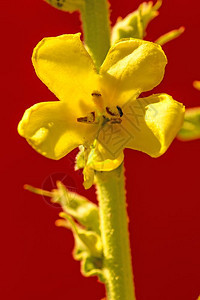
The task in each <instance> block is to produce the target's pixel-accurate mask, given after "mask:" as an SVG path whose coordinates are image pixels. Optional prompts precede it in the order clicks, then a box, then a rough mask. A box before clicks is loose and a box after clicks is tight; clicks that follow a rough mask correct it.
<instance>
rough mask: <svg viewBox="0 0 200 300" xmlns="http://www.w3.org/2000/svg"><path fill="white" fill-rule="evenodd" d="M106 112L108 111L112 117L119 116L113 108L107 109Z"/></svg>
mask: <svg viewBox="0 0 200 300" xmlns="http://www.w3.org/2000/svg"><path fill="white" fill-rule="evenodd" d="M106 111H107V113H108V114H109V115H111V116H117V115H118V114H117V112H116V111H114V110H113V109H112V108H110V107H106Z"/></svg>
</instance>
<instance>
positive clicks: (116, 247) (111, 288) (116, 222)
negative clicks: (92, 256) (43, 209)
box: [96, 164, 135, 300]
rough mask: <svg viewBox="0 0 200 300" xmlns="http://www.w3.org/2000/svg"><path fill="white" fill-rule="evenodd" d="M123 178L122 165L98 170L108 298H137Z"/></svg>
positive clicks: (97, 180) (127, 299)
mask: <svg viewBox="0 0 200 300" xmlns="http://www.w3.org/2000/svg"><path fill="white" fill-rule="evenodd" d="M124 181H125V180H124V168H123V164H122V165H121V166H119V167H118V168H117V169H115V170H113V171H109V172H96V187H97V196H98V200H99V209H100V229H101V235H102V243H103V252H104V263H103V273H104V277H105V284H106V289H107V299H108V300H135V296H134V284H133V273H132V264H131V253H130V244H129V233H128V218H127V212H126V199H125V184H124Z"/></svg>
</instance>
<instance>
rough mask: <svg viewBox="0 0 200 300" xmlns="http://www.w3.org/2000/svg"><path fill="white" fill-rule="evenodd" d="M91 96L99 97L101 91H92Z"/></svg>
mask: <svg viewBox="0 0 200 300" xmlns="http://www.w3.org/2000/svg"><path fill="white" fill-rule="evenodd" d="M91 95H92V97H101V93H99V92H98V91H94V92H92V94H91Z"/></svg>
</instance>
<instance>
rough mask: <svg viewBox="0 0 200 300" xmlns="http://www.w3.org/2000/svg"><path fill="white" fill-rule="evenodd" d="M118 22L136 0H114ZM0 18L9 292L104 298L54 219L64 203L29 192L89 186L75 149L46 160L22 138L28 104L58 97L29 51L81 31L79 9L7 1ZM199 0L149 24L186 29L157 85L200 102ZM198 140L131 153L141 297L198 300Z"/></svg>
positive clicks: (169, 8)
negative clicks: (30, 188)
mask: <svg viewBox="0 0 200 300" xmlns="http://www.w3.org/2000/svg"><path fill="white" fill-rule="evenodd" d="M110 2H111V8H112V13H111V19H112V22H115V20H116V18H117V16H119V15H121V16H125V15H126V14H127V13H129V12H131V11H133V10H134V9H136V7H137V6H138V4H139V3H141V2H140V1H138V0H134V1H132V0H123V1H117V0H112V1H110ZM0 14H1V16H0V23H1V47H0V51H1V62H0V67H1V83H2V86H1V122H2V124H1V147H0V150H1V158H2V161H1V183H2V187H1V221H2V225H1V229H2V234H1V251H2V254H1V267H0V270H1V276H2V278H1V292H0V297H1V299H5V300H7V299H15V300H17V299H20V300H25V299H28V300H33V299H34V300H35V299H39V300H40V299H49V300H50V299H84V300H86V299H87V300H95V299H97V300H100V299H101V298H103V297H104V287H103V285H101V284H99V283H98V282H97V280H96V278H84V277H82V276H81V275H80V272H79V262H76V261H74V260H73V258H72V255H71V252H72V249H73V238H72V235H71V233H70V232H68V231H67V230H65V229H62V228H57V227H55V225H54V222H55V220H56V219H57V215H58V212H59V209H58V208H56V207H53V206H51V205H49V204H48V203H47V202H46V201H44V199H43V198H42V197H41V196H37V195H34V194H31V193H29V192H27V191H24V190H23V184H24V183H29V184H32V185H34V186H37V187H41V186H42V185H43V183H44V181H45V178H48V176H49V175H51V174H60V173H65V174H66V175H67V178H68V179H67V180H69V181H71V182H72V185H73V184H74V187H75V188H76V190H77V191H78V192H79V193H81V194H84V195H87V196H89V197H90V199H93V200H95V193H94V189H92V190H89V191H87V192H86V191H84V189H83V187H82V184H81V181H82V177H81V175H80V173H77V172H75V171H74V170H73V158H74V155H75V152H76V151H75V152H74V153H72V154H70V155H68V156H67V157H65V158H64V159H62V160H60V161H51V160H48V159H46V158H44V157H42V156H40V155H39V154H37V153H36V152H34V150H32V149H31V147H30V146H29V145H28V144H27V143H26V141H25V140H24V139H22V138H21V137H19V136H18V134H17V131H16V128H17V123H18V121H19V120H20V118H21V117H22V114H23V112H24V110H25V109H26V108H28V107H29V106H31V105H33V104H34V103H36V102H40V101H44V100H53V99H54V96H53V95H52V94H51V93H50V92H49V91H48V89H47V88H46V87H45V86H44V85H43V84H42V83H41V82H40V80H39V79H38V78H37V77H36V75H35V73H34V70H33V67H32V64H31V60H30V58H31V54H32V49H33V48H34V46H35V45H36V44H37V43H38V42H39V41H40V40H41V39H42V38H43V37H45V36H56V35H60V34H63V33H76V32H78V31H80V21H79V17H78V14H77V13H74V14H67V13H63V12H61V11H57V10H55V9H53V8H51V7H50V6H48V5H47V4H46V3H44V2H43V1H42V0H32V1H30V0H29V1H27V0H26V1H25V0H21V1H15V0H12V1H7V0H1V1H0ZM199 16H200V1H199V0H193V1H183V0H182V1H181V0H173V1H169V0H166V1H164V4H163V6H162V8H161V9H160V16H159V17H158V18H157V19H155V20H154V21H153V22H152V23H151V25H150V26H149V27H148V32H149V34H148V36H147V38H148V39H150V40H155V39H156V38H157V37H158V36H159V35H161V34H163V33H165V32H166V31H169V30H171V29H173V28H178V27H179V26H180V25H183V26H185V27H186V31H185V33H184V35H183V36H181V37H180V38H179V39H177V40H175V41H173V42H170V43H169V44H167V45H166V46H164V50H165V51H166V54H167V56H168V59H169V63H168V66H167V69H166V76H165V79H164V80H163V82H162V84H161V85H160V86H159V87H158V88H157V89H156V91H157V92H158V91H159V92H166V93H169V94H171V95H172V96H173V97H174V98H175V99H177V100H179V101H181V102H183V103H184V104H185V105H186V106H187V107H189V106H197V105H199V104H200V92H198V91H196V90H195V89H194V88H193V87H192V82H193V80H195V79H200V57H199V53H200V42H199V27H200V18H199ZM199 163H200V141H194V142H188V143H182V142H179V141H177V140H175V141H174V142H173V144H172V146H171V147H170V149H169V150H168V152H167V153H166V154H165V155H163V156H162V157H161V158H159V159H152V158H149V157H148V156H147V155H145V154H142V153H139V152H136V151H131V150H126V152H125V167H126V177H127V182H126V184H127V190H128V195H127V197H128V214H129V217H130V236H131V246H132V257H133V268H134V275H135V285H136V295H137V300H161V299H162V300H180V299H181V300H195V299H197V296H198V295H199V294H200V221H199V219H200V201H199V184H200V183H199Z"/></svg>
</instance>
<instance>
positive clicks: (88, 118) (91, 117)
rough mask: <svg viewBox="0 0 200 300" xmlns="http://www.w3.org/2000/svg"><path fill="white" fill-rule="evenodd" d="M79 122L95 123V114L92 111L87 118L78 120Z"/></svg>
mask: <svg viewBox="0 0 200 300" xmlns="http://www.w3.org/2000/svg"><path fill="white" fill-rule="evenodd" d="M77 122H81V123H89V124H91V123H94V122H95V112H94V111H92V112H91V113H89V114H88V115H87V116H86V117H80V118H77Z"/></svg>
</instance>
